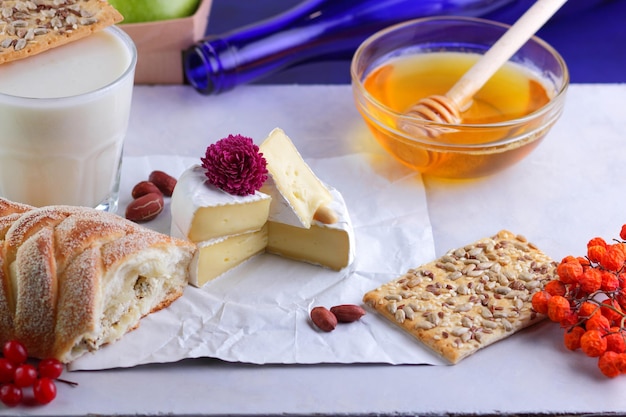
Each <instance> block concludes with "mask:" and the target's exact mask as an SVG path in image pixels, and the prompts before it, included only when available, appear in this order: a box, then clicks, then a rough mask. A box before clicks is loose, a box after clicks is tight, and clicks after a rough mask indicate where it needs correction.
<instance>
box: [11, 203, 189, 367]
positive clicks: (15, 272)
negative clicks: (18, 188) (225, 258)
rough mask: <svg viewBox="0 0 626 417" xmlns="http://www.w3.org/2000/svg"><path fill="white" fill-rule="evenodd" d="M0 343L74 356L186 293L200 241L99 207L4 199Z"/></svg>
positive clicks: (39, 355)
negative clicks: (33, 204) (180, 237)
mask: <svg viewBox="0 0 626 417" xmlns="http://www.w3.org/2000/svg"><path fill="white" fill-rule="evenodd" d="M0 225H2V226H1V227H0V243H1V250H0V343H4V342H6V341H7V340H11V339H17V340H19V341H20V342H22V343H23V344H24V345H25V347H26V348H27V350H28V352H29V354H30V355H31V356H33V357H36V358H45V357H53V358H57V359H59V360H61V361H62V362H71V361H72V360H74V359H76V358H77V357H79V356H81V355H83V354H84V353H86V352H90V351H95V350H97V349H99V348H100V347H101V346H103V345H105V344H108V343H113V342H115V341H117V340H118V339H120V338H121V337H122V336H123V335H124V334H126V333H127V332H128V331H130V330H133V329H134V328H136V327H137V326H139V322H140V319H141V318H142V317H144V316H146V315H148V314H150V313H152V312H155V311H157V310H160V309H162V308H165V307H167V306H169V305H170V304H171V303H172V302H174V301H175V300H176V299H177V298H179V297H180V296H181V295H182V294H183V290H184V288H185V286H186V285H187V280H188V272H189V265H190V263H191V261H192V259H193V257H194V254H195V252H196V246H195V245H194V244H192V243H190V242H188V241H183V240H177V239H174V238H171V237H169V236H167V235H163V234H160V233H157V232H154V231H152V230H149V229H146V228H144V227H142V226H139V225H137V224H135V223H132V222H130V221H128V220H126V219H124V218H122V217H119V216H117V215H114V214H111V213H106V212H101V211H98V210H95V209H90V208H82V207H70V206H47V207H41V208H32V207H27V206H23V205H16V204H12V203H10V202H7V201H6V200H2V199H0Z"/></svg>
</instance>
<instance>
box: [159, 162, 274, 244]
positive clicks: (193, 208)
mask: <svg viewBox="0 0 626 417" xmlns="http://www.w3.org/2000/svg"><path fill="white" fill-rule="evenodd" d="M269 207H270V196H269V195H267V194H263V193H261V192H256V193H255V194H251V195H247V196H236V195H231V194H228V193H227V192H225V191H223V190H220V189H218V188H217V187H214V186H213V185H211V184H209V183H208V182H207V177H206V175H205V169H204V168H203V167H202V166H200V165H193V166H192V167H190V168H189V169H187V170H186V171H185V172H183V174H182V175H181V176H180V178H179V179H178V182H177V184H176V187H175V188H174V193H173V194H172V200H171V212H172V224H171V234H172V236H174V237H178V238H185V239H189V240H191V241H193V242H196V243H197V242H203V241H207V240H210V239H214V238H218V237H222V236H228V235H235V234H240V233H245V232H249V231H254V230H258V229H260V228H261V227H262V226H263V225H264V224H265V222H266V221H267V217H268V215H269Z"/></svg>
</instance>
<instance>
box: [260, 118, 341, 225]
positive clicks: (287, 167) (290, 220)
mask: <svg viewBox="0 0 626 417" xmlns="http://www.w3.org/2000/svg"><path fill="white" fill-rule="evenodd" d="M259 150H260V151H261V153H263V157H264V158H265V160H266V161H267V170H268V172H269V177H270V178H269V179H268V181H267V182H266V184H265V185H264V186H263V187H262V188H261V191H262V192H264V193H267V194H269V195H271V197H272V203H271V205H270V220H272V221H278V222H281V223H286V224H291V225H293V226H299V227H304V228H307V229H308V228H309V227H311V222H312V221H313V216H314V215H315V212H316V211H317V209H318V208H319V207H321V206H323V205H326V204H328V203H330V202H331V201H332V199H333V198H332V196H331V194H330V192H329V190H328V188H326V186H325V185H324V184H323V183H322V181H320V180H319V178H317V176H316V175H315V173H314V172H313V170H311V168H310V167H309V166H308V165H307V164H306V162H304V160H303V159H302V156H301V155H300V153H299V152H298V150H297V149H296V147H295V146H294V144H293V142H291V139H289V137H288V136H287V135H286V134H285V132H284V131H283V130H282V129H279V128H276V129H274V130H272V131H271V132H270V134H269V136H268V137H267V139H265V141H263V143H262V144H261V145H260V146H259Z"/></svg>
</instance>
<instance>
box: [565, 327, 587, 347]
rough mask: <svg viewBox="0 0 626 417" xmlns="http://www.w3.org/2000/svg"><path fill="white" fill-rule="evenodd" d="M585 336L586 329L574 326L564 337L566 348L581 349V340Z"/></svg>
mask: <svg viewBox="0 0 626 417" xmlns="http://www.w3.org/2000/svg"><path fill="white" fill-rule="evenodd" d="M583 334H585V329H584V328H582V327H580V326H574V327H572V328H571V329H570V330H568V331H566V332H565V335H564V336H563V342H564V343H565V347H566V348H567V349H569V350H577V349H580V338H581V336H582V335H583Z"/></svg>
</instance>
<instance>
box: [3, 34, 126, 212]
mask: <svg viewBox="0 0 626 417" xmlns="http://www.w3.org/2000/svg"><path fill="white" fill-rule="evenodd" d="M136 62H137V50H136V48H135V45H134V43H133V41H132V40H131V39H130V37H129V36H128V35H126V34H125V33H124V32H123V31H122V30H121V29H119V28H117V27H109V28H107V29H105V30H102V31H99V32H96V33H93V34H91V35H89V36H87V37H86V38H83V39H80V40H76V41H74V42H70V43H68V44H66V45H63V46H60V47H57V48H53V49H50V50H48V51H46V52H43V53H40V54H38V55H33V56H30V57H28V58H25V59H22V60H17V61H13V62H9V63H5V64H2V65H0V196H1V197H3V198H6V199H9V200H12V201H16V202H20V203H26V204H30V205H33V206H37V207H40V206H46V205H56V204H64V205H74V206H87V207H95V208H97V209H100V210H106V211H111V212H115V211H116V210H117V202H118V194H119V177H120V166H121V160H122V149H123V143H124V137H125V136H126V130H127V127H128V119H129V115H130V107H131V97H132V91H133V82H134V72H135V64H136Z"/></svg>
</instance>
